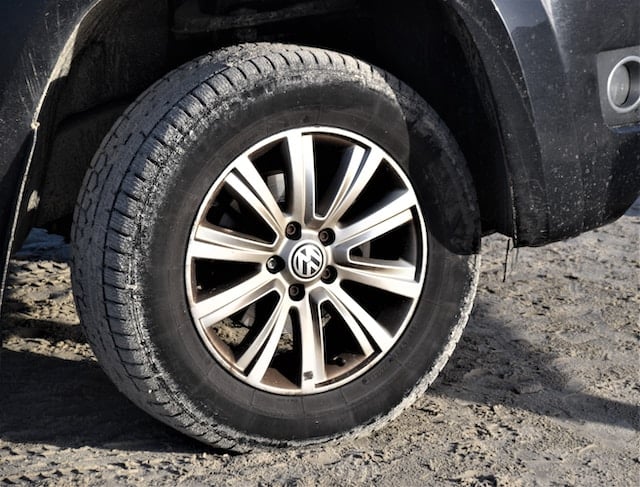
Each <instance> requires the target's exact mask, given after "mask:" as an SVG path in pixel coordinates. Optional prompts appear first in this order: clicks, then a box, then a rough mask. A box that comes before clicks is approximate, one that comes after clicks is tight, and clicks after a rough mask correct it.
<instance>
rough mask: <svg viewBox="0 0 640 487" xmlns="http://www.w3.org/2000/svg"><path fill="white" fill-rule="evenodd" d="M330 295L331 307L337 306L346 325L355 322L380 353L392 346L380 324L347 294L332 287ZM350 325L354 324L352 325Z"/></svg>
mask: <svg viewBox="0 0 640 487" xmlns="http://www.w3.org/2000/svg"><path fill="white" fill-rule="evenodd" d="M331 294H332V296H333V298H332V303H333V305H334V306H335V307H336V308H338V306H339V307H340V309H341V310H342V312H341V314H342V316H343V317H345V321H346V322H347V325H350V321H348V320H351V321H355V322H356V323H357V324H358V327H359V328H362V329H363V330H364V331H365V332H366V333H367V334H368V335H369V336H370V337H371V339H372V340H373V342H374V343H375V345H376V346H377V347H378V348H379V349H380V351H381V352H386V351H387V350H389V349H390V348H391V347H392V346H393V344H394V338H393V336H392V335H391V334H390V333H389V332H388V331H387V330H386V329H385V328H384V327H383V326H382V325H381V324H380V323H378V321H377V320H376V319H375V318H374V317H373V316H371V315H370V314H369V313H368V312H367V310H365V309H364V308H363V307H362V306H360V305H359V304H358V303H357V302H356V300H355V299H353V298H352V297H351V296H349V293H347V292H346V291H345V290H344V289H342V288H341V287H339V286H334V287H332V289H331ZM336 303H337V305H336ZM352 325H355V324H354V323H352ZM354 327H355V326H354ZM354 335H355V333H354ZM357 338H358V337H357V336H356V339H357Z"/></svg>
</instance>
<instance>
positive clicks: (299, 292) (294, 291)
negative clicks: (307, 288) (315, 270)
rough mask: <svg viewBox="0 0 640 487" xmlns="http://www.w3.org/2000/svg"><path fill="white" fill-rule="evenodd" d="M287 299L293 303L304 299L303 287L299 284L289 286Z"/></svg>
mask: <svg viewBox="0 0 640 487" xmlns="http://www.w3.org/2000/svg"><path fill="white" fill-rule="evenodd" d="M289 297H290V298H291V299H293V300H294V301H300V300H301V299H302V298H304V287H302V286H301V285H300V284H292V285H291V286H289Z"/></svg>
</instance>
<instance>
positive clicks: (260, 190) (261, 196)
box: [225, 158, 286, 235]
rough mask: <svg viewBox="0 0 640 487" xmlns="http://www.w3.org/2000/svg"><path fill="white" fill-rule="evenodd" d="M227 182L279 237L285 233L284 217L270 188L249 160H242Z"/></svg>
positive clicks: (236, 194)
mask: <svg viewBox="0 0 640 487" xmlns="http://www.w3.org/2000/svg"><path fill="white" fill-rule="evenodd" d="M225 182H226V184H227V185H228V186H229V188H231V190H232V191H233V193H234V194H235V196H236V197H238V198H240V199H242V200H244V201H245V202H246V203H247V205H248V206H249V208H252V209H253V210H254V211H255V212H256V214H257V215H258V216H259V217H260V218H262V220H264V222H265V223H266V224H267V225H269V226H270V227H271V229H272V230H273V231H274V232H276V234H277V235H282V234H283V233H284V227H285V225H286V222H285V219H284V215H283V213H282V211H281V210H280V207H279V206H278V203H276V200H275V199H274V197H273V194H271V191H269V187H268V186H267V184H266V183H265V182H264V179H262V176H260V173H258V171H257V170H256V168H255V166H254V165H253V163H252V162H251V161H250V160H249V159H247V158H242V159H241V160H240V161H239V162H238V165H237V168H236V171H234V172H232V173H231V174H229V175H228V176H227V178H226V180H225Z"/></svg>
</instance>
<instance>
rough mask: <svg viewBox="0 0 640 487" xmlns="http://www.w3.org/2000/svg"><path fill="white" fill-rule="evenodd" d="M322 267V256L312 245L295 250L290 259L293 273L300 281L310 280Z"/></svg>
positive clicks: (318, 249) (304, 245)
mask: <svg viewBox="0 0 640 487" xmlns="http://www.w3.org/2000/svg"><path fill="white" fill-rule="evenodd" d="M323 266H324V254H323V253H322V250H320V248H319V247H318V246H317V245H316V244H313V243H306V244H303V245H301V246H300V247H298V248H297V249H296V251H295V252H294V253H293V256H292V258H291V267H292V268H293V273H294V274H295V275H296V276H297V277H299V278H301V279H312V278H313V277H315V276H317V275H318V273H319V272H320V270H321V269H322V267H323Z"/></svg>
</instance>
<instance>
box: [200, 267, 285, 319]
mask: <svg viewBox="0 0 640 487" xmlns="http://www.w3.org/2000/svg"><path fill="white" fill-rule="evenodd" d="M278 287H279V286H278V284H277V281H275V280H274V279H273V276H272V275H270V274H268V273H266V271H264V272H260V273H258V274H256V275H255V276H253V277H251V278H249V279H247V280H245V281H243V282H241V283H240V284H238V285H236V286H234V287H232V288H230V289H227V290H226V291H222V292H221V293H219V294H216V295H215V296H212V297H210V298H206V299H203V300H202V301H200V302H198V303H196V304H194V305H193V306H192V308H191V312H192V313H193V315H194V317H195V318H196V319H197V320H198V321H199V322H200V324H201V325H202V326H204V327H205V328H206V327H209V326H211V325H214V324H216V323H218V322H219V321H220V320H223V319H225V318H228V317H229V316H231V315H232V314H234V313H237V312H238V311H240V310H242V309H244V308H246V307H247V306H249V305H250V304H252V303H255V302H256V301H258V300H259V299H261V298H263V297H264V296H266V295H267V294H269V293H270V292H272V291H274V290H279V289H278ZM279 291H281V290H279Z"/></svg>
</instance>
